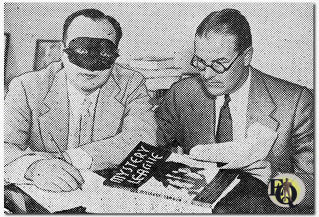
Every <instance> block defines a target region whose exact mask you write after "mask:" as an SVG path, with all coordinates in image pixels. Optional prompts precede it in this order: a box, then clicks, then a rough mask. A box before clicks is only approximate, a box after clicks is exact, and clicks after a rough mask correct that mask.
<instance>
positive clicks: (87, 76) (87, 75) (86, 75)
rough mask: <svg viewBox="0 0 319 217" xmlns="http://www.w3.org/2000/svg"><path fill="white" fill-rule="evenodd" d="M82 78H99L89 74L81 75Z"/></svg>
mask: <svg viewBox="0 0 319 217" xmlns="http://www.w3.org/2000/svg"><path fill="white" fill-rule="evenodd" d="M79 75H80V76H81V77H84V78H87V79H92V78H95V77H96V76H97V74H87V73H79Z"/></svg>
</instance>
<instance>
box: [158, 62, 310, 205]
mask: <svg viewBox="0 0 319 217" xmlns="http://www.w3.org/2000/svg"><path fill="white" fill-rule="evenodd" d="M251 71H252V74H251V84H250V90H249V99H248V108H247V118H246V130H247V129H248V127H249V126H250V125H252V124H253V123H255V122H259V123H261V124H262V125H265V126H267V127H269V128H270V129H272V130H273V131H276V132H277V133H278V137H277V139H276V141H275V144H274V145H273V147H272V149H271V151H270V153H269V154H268V156H267V158H266V159H265V160H267V161H269V162H270V163H271V170H272V171H271V172H272V175H271V176H272V177H274V176H276V175H278V173H294V174H296V175H298V176H299V177H301V178H302V179H303V181H304V182H305V184H306V197H307V198H308V204H309V203H310V204H311V203H313V190H314V185H313V173H314V171H313V163H314V161H313V156H314V150H313V139H314V99H313V94H312V93H311V92H310V91H309V90H308V89H307V88H306V87H302V86H299V85H297V84H293V83H290V82H288V81H285V80H281V79H278V78H275V77H272V76H270V75H267V74H264V73H262V72H260V71H258V70H256V69H254V68H252V70H251ZM156 119H157V122H158V138H157V140H158V143H159V144H161V145H165V144H168V143H170V142H172V141H173V140H174V139H175V140H177V141H178V142H179V144H182V146H183V150H184V152H185V153H188V152H189V151H190V149H191V148H192V147H194V146H196V145H197V144H209V143H215V138H214V127H215V100H214V99H212V98H210V97H209V96H208V94H207V93H205V91H204V90H203V88H202V87H201V84H200V82H199V80H198V78H197V77H193V78H187V79H184V80H182V81H180V82H178V83H175V84H174V85H173V86H172V87H171V89H170V90H169V92H168V93H167V94H166V95H165V97H164V100H163V102H162V104H161V105H160V106H159V108H158V109H157V111H156Z"/></svg>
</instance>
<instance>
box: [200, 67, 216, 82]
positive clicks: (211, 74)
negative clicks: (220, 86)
mask: <svg viewBox="0 0 319 217" xmlns="http://www.w3.org/2000/svg"><path fill="white" fill-rule="evenodd" d="M202 73H203V77H204V78H205V79H207V80H208V79H211V78H214V77H215V76H216V75H217V73H216V72H215V71H214V70H213V69H211V68H209V67H206V69H205V71H203V72H202Z"/></svg>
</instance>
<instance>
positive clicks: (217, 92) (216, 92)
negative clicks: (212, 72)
mask: <svg viewBox="0 0 319 217" xmlns="http://www.w3.org/2000/svg"><path fill="white" fill-rule="evenodd" d="M203 88H204V89H205V92H207V93H208V94H209V95H212V96H221V95H225V94H227V90H226V89H225V88H223V87H212V86H211V85H206V84H204V85H203Z"/></svg>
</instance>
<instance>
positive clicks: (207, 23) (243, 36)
mask: <svg viewBox="0 0 319 217" xmlns="http://www.w3.org/2000/svg"><path fill="white" fill-rule="evenodd" d="M211 31H214V32H215V33H221V34H230V35H234V36H235V37H236V38H237V40H236V51H238V52H240V51H243V50H245V49H247V48H248V47H250V46H251V45H252V37H251V32H250V26H249V23H248V21H247V19H246V18H245V17H244V16H243V15H242V14H241V13H240V12H239V11H238V10H235V9H229V8H227V9H224V10H221V11H214V12H212V13H210V14H209V15H208V16H207V17H206V18H205V19H204V20H203V21H202V22H201V23H200V24H199V26H198V27H197V30H196V35H197V36H200V37H203V36H205V37H207V35H208V33H210V32H211Z"/></svg>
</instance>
